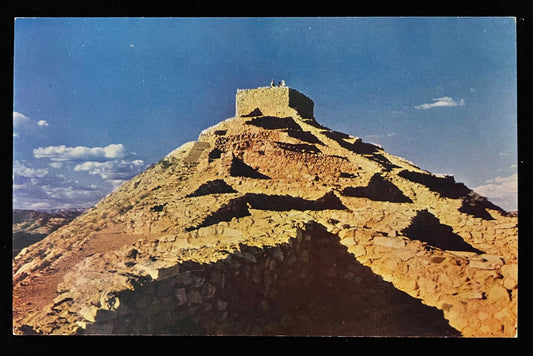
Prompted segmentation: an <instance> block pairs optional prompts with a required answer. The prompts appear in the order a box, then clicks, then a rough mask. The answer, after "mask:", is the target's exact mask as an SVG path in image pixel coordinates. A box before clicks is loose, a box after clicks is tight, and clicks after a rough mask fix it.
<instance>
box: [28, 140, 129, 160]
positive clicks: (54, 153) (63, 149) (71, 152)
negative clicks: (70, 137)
mask: <svg viewBox="0 0 533 356" xmlns="http://www.w3.org/2000/svg"><path fill="white" fill-rule="evenodd" d="M124 155H125V153H124V146H123V145H122V144H121V143H119V144H111V145H108V146H106V147H86V146H76V147H67V146H65V145H60V146H48V147H39V148H35V149H34V150H33V156H34V157H35V158H49V159H51V160H52V161H106V160H113V159H120V158H123V157H124Z"/></svg>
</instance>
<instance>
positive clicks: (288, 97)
mask: <svg viewBox="0 0 533 356" xmlns="http://www.w3.org/2000/svg"><path fill="white" fill-rule="evenodd" d="M235 102H236V103H235V105H236V110H235V111H236V116H244V115H248V114H252V115H253V114H254V110H259V112H261V114H262V115H265V116H275V117H288V116H295V115H298V116H300V117H302V118H305V119H313V107H314V103H313V101H312V100H311V99H309V98H308V97H307V96H305V95H304V94H302V93H300V92H299V91H297V90H295V89H292V88H289V87H286V86H277V87H275V86H274V87H262V88H256V89H238V90H237V98H236V100H235ZM256 116H257V115H256Z"/></svg>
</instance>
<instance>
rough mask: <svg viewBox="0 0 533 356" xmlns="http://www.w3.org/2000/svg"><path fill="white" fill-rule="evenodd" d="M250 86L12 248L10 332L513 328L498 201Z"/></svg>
mask: <svg viewBox="0 0 533 356" xmlns="http://www.w3.org/2000/svg"><path fill="white" fill-rule="evenodd" d="M252 94H254V93H252ZM260 94H261V95H263V96H262V97H261V98H263V99H261V98H259V99H258V98H257V96H254V97H253V98H255V99H253V98H252V95H251V94H250V98H252V99H250V100H257V107H256V108H255V109H254V110H251V111H250V112H249V113H248V114H243V113H241V114H240V116H236V117H233V118H230V119H227V120H225V121H223V122H221V123H220V124H218V125H216V126H214V127H211V128H209V129H207V130H205V131H203V132H202V133H201V134H200V136H199V138H198V141H195V142H190V143H187V144H184V145H183V146H181V147H179V148H178V149H176V150H174V151H173V152H171V153H170V154H168V155H167V156H166V157H165V158H163V159H162V160H161V161H160V162H159V163H157V164H156V165H154V166H152V167H150V168H149V169H147V170H146V171H144V172H143V173H141V174H140V175H138V176H137V177H135V178H133V179H132V180H131V181H129V182H127V183H125V184H124V185H122V186H121V187H120V188H119V189H117V190H116V191H115V192H113V193H112V194H110V195H108V196H107V197H105V198H104V199H102V201H100V202H99V203H98V204H97V205H96V206H95V207H93V208H92V209H90V210H88V211H87V212H86V213H84V214H83V215H81V216H80V217H79V218H77V219H76V220H74V221H72V222H71V223H70V224H68V225H66V226H64V227H62V228H60V229H58V230H57V231H55V232H53V233H52V234H50V235H49V236H48V237H46V238H45V239H43V240H42V241H39V242H37V243H35V244H33V245H31V246H29V247H27V248H25V249H23V250H22V251H21V252H20V254H18V255H17V256H16V258H15V259H14V262H13V276H14V278H13V283H14V286H13V288H14V289H13V297H14V305H13V307H14V331H15V333H20V334H34V333H39V334H187V335H190V334H193V335H201V334H211V335H372V336H377V335H382V336H400V335H401V336H507V337H509V336H515V334H516V333H517V283H518V282H517V279H518V278H517V266H518V259H517V217H516V216H510V215H509V214H507V213H506V212H505V211H503V210H502V209H500V208H498V207H497V206H495V205H494V204H492V203H491V202H489V201H488V200H487V199H485V198H484V197H481V196H479V195H477V194H475V193H474V192H473V191H471V190H470V189H469V188H468V187H466V186H465V185H464V184H461V183H458V182H456V181H455V180H454V179H453V177H450V176H437V175H433V174H431V173H430V172H427V171H425V170H423V169H421V168H419V167H417V166H415V165H413V164H412V163H410V162H408V161H406V160H404V159H402V158H399V157H395V156H393V155H390V154H388V153H387V152H385V151H384V150H383V149H381V148H380V147H378V146H375V145H372V144H369V143H365V142H363V141H362V140H361V139H359V138H357V137H354V136H351V135H347V134H344V133H340V132H336V131H333V130H330V129H328V128H326V127H324V126H322V125H320V124H319V123H318V122H317V121H316V120H315V119H314V118H313V117H312V116H311V114H310V111H309V110H298V107H296V108H294V107H290V104H289V107H284V108H281V109H280V108H275V109H276V112H277V113H282V114H283V115H281V114H280V115H279V116H272V115H271V113H270V112H268V111H267V110H266V109H269V108H271V106H272V103H271V102H270V103H268V105H263V102H262V100H267V99H264V98H265V95H266V97H267V98H268V90H267V89H264V88H262V89H261V93H260ZM287 101H288V102H289V103H290V100H287ZM246 105H250V103H249V102H247V103H246ZM252 106H253V105H252ZM274 106H275V105H274ZM237 112H239V110H237Z"/></svg>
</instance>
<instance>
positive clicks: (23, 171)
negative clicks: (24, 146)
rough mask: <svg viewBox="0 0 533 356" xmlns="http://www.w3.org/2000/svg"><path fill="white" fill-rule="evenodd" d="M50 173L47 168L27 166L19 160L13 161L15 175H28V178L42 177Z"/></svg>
mask: <svg viewBox="0 0 533 356" xmlns="http://www.w3.org/2000/svg"><path fill="white" fill-rule="evenodd" d="M47 174H48V169H46V168H31V167H26V166H25V165H24V164H22V163H20V162H19V161H15V162H14V163H13V175H15V176H20V177H26V178H42V177H44V176H45V175H47Z"/></svg>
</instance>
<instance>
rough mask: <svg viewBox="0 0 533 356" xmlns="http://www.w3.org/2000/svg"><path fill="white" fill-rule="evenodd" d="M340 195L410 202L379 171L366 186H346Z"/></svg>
mask: <svg viewBox="0 0 533 356" xmlns="http://www.w3.org/2000/svg"><path fill="white" fill-rule="evenodd" d="M342 195H344V196H347V197H357V198H368V199H371V200H376V201H388V202H392V203H412V202H413V201H412V200H411V199H410V198H409V197H407V196H405V195H404V194H403V192H402V191H401V190H400V189H399V188H398V187H396V186H395V185H394V184H393V183H392V182H390V181H388V180H386V179H384V178H383V177H382V176H381V175H380V174H379V173H376V174H374V175H373V176H372V178H370V181H369V182H368V185H367V186H366V187H346V188H344V189H343V191H342Z"/></svg>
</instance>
